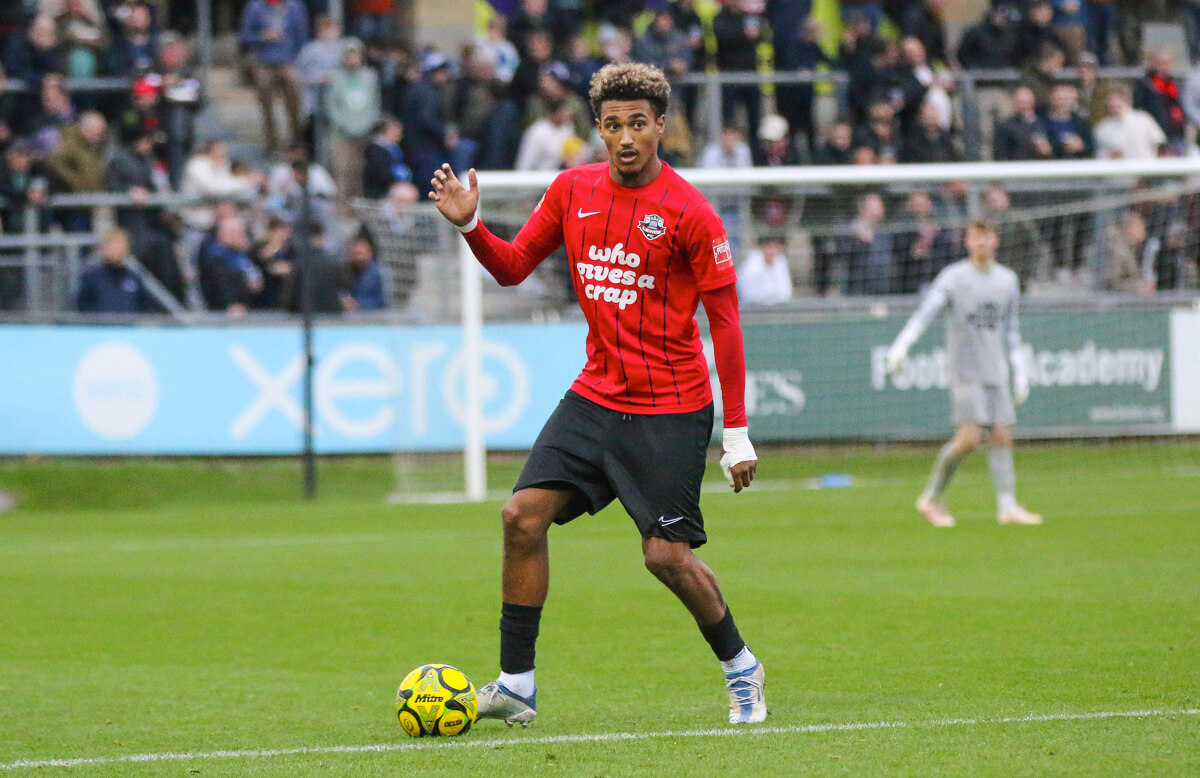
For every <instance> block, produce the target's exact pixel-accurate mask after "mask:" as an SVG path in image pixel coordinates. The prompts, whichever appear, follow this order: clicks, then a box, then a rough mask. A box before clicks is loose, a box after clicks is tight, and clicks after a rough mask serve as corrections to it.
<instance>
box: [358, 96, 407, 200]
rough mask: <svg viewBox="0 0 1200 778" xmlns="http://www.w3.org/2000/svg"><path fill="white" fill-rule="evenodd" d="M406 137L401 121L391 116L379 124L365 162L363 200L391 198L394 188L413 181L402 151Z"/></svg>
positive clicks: (374, 128)
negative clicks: (400, 183)
mask: <svg viewBox="0 0 1200 778" xmlns="http://www.w3.org/2000/svg"><path fill="white" fill-rule="evenodd" d="M403 137H404V125H403V124H401V123H400V120H399V119H394V118H392V117H390V116H389V117H386V118H383V119H380V120H379V121H377V122H375V126H374V127H373V128H372V132H371V142H370V144H368V145H367V151H366V154H365V155H364V159H363V184H362V190H363V197H366V198H368V199H371V200H379V199H381V198H384V197H387V194H388V192H389V191H391V188H392V186H393V185H394V184H396V183H398V182H400V181H412V171H411V170H409V169H408V165H406V164H404V152H402V151H401V150H400V140H401V138H403Z"/></svg>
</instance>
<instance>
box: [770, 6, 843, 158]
mask: <svg viewBox="0 0 1200 778" xmlns="http://www.w3.org/2000/svg"><path fill="white" fill-rule="evenodd" d="M800 35H801V37H800V40H798V41H796V43H795V45H794V47H793V49H794V51H793V53H794V55H795V59H794V60H793V61H794V62H795V63H796V66H795V68H793V69H798V70H808V71H815V70H816V69H817V66H818V65H826V66H828V67H833V65H834V63H833V60H831V59H829V57H828V56H827V55H826V54H825V50H824V49H822V48H821V25H820V24H818V22H817V20H816V19H808V20H806V21H805V22H804V23H803V24H802V25H801V27H800ZM815 94H816V89H815V87H814V86H813V85H812V84H811V83H809V84H780V85H778V86H777V87H776V89H775V95H776V97H775V104H776V105H777V106H778V108H779V112H780V114H782V115H783V118H785V119H787V121H788V126H790V127H791V128H792V131H793V132H796V133H800V134H802V135H804V142H805V145H806V146H807V148H808V153H809V156H810V157H811V156H812V155H813V154H815V153H816V150H817V130H816V122H815V121H814V120H813V109H814V108H815V101H814V97H815Z"/></svg>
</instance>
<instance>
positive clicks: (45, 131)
mask: <svg viewBox="0 0 1200 778" xmlns="http://www.w3.org/2000/svg"><path fill="white" fill-rule="evenodd" d="M74 122H75V109H74V108H72V107H71V98H70V97H69V96H68V95H67V90H66V89H65V88H63V78H62V76H60V75H58V74H57V73H51V74H50V75H48V76H46V77H45V78H43V79H42V84H41V97H40V99H39V101H38V110H37V111H36V112H35V113H34V115H32V116H28V117H27V118H26V128H27V130H28V133H27V134H29V135H32V136H33V143H34V146H35V148H36V149H37V151H38V154H40V155H41V156H43V157H44V156H45V155H47V154H49V153H50V152H51V151H53V150H54V147H55V146H57V145H58V144H59V142H60V141H61V140H62V136H63V131H65V130H66V129H67V127H69V126H70V125H71V124H73V123H74Z"/></svg>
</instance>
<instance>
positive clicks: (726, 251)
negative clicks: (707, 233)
mask: <svg viewBox="0 0 1200 778" xmlns="http://www.w3.org/2000/svg"><path fill="white" fill-rule="evenodd" d="M713 261H714V262H715V263H716V264H718V265H723V264H725V263H726V262H732V261H733V250H732V249H730V248H729V238H728V237H727V236H725V235H722V236H721V237H719V238H717V239H716V240H714V241H713Z"/></svg>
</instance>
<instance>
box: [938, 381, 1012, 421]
mask: <svg viewBox="0 0 1200 778" xmlns="http://www.w3.org/2000/svg"><path fill="white" fill-rule="evenodd" d="M950 409H951V416H952V418H953V420H954V425H955V426H956V427H957V426H961V425H963V424H978V425H979V426H980V427H1011V426H1012V425H1013V424H1014V423H1016V421H1017V412H1016V409H1015V408H1014V406H1013V398H1012V391H1011V390H1009V388H1008V387H1007V386H982V385H980V384H951V385H950Z"/></svg>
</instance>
